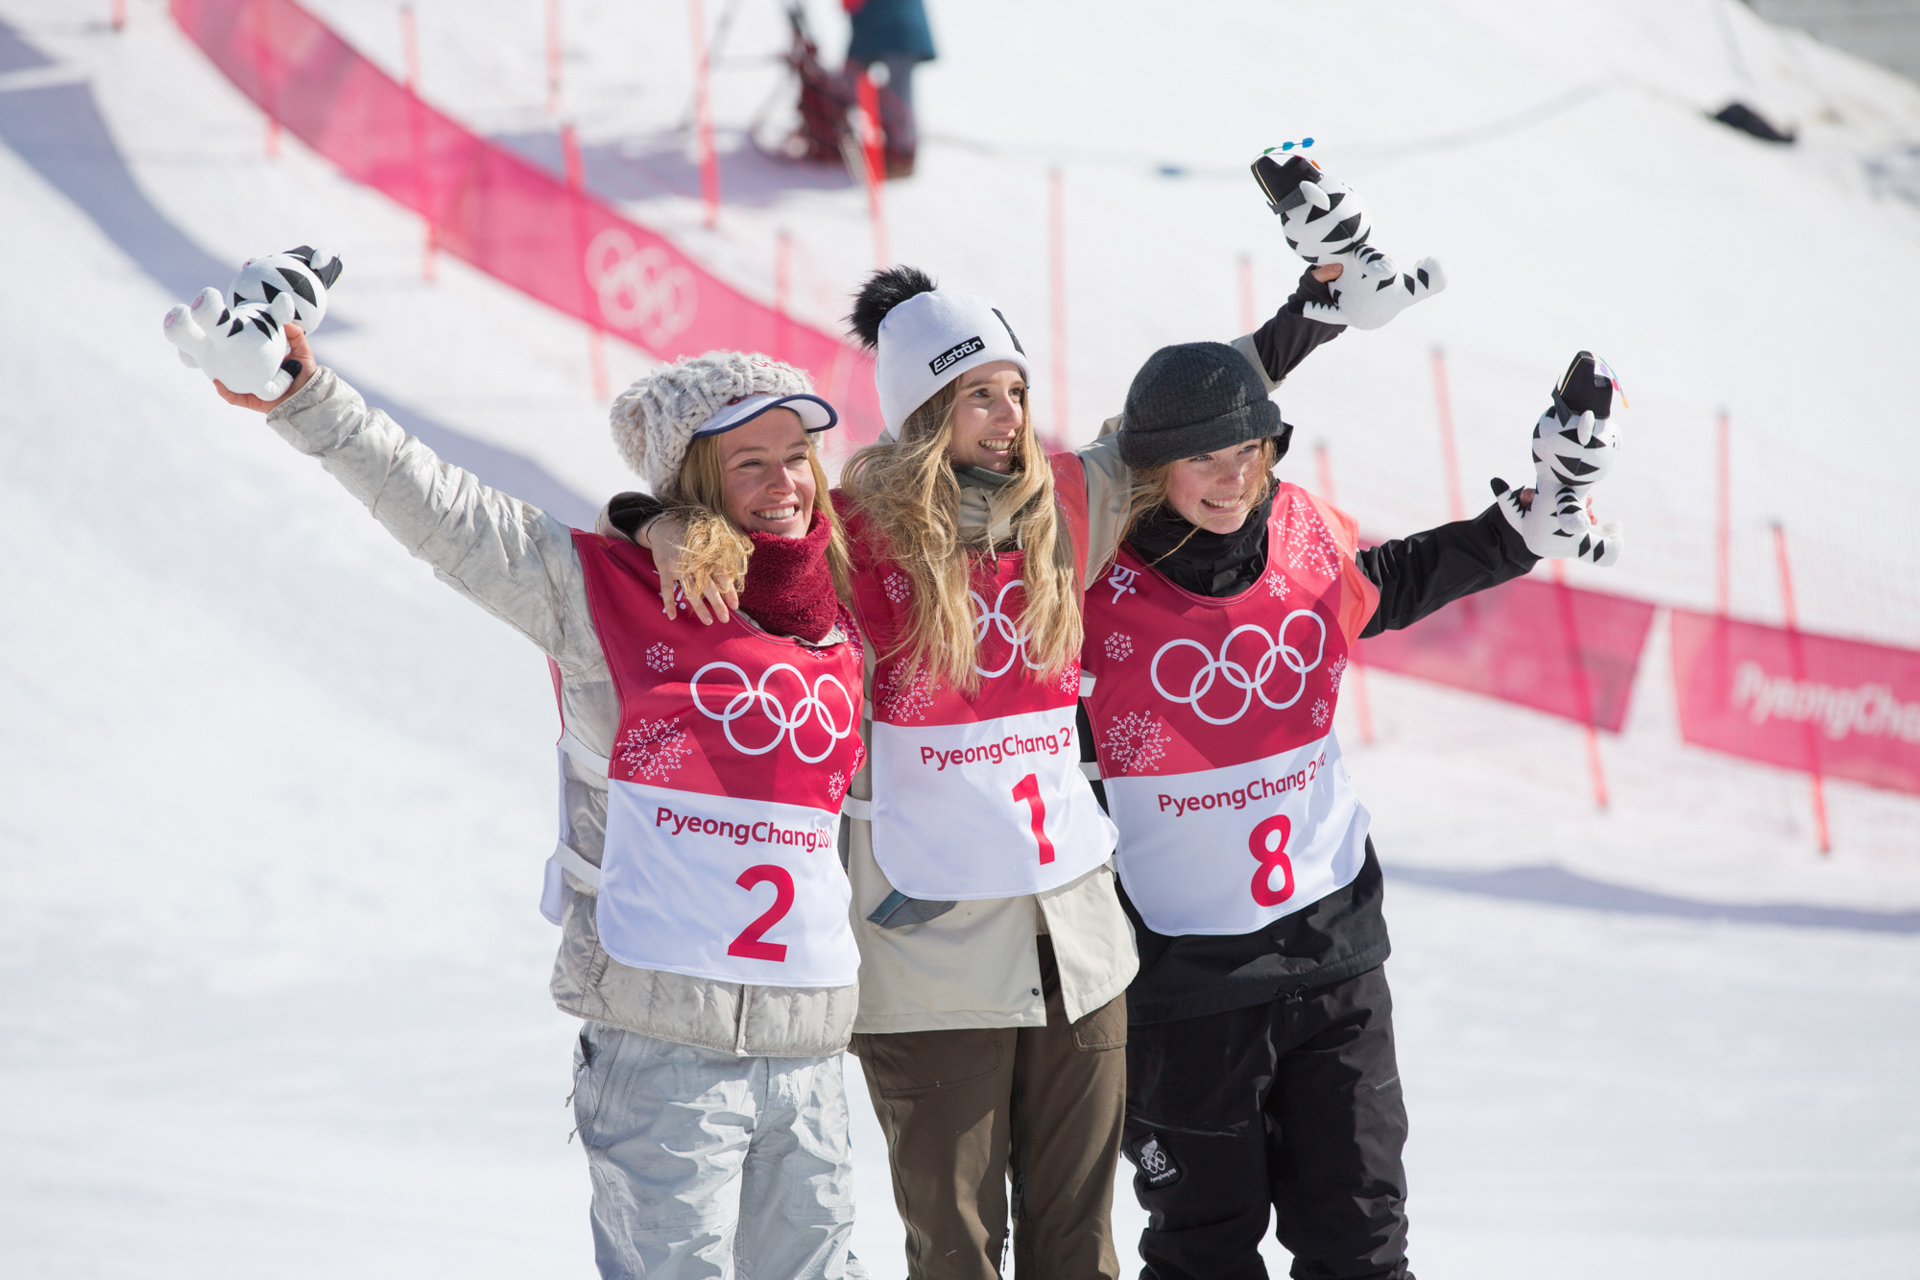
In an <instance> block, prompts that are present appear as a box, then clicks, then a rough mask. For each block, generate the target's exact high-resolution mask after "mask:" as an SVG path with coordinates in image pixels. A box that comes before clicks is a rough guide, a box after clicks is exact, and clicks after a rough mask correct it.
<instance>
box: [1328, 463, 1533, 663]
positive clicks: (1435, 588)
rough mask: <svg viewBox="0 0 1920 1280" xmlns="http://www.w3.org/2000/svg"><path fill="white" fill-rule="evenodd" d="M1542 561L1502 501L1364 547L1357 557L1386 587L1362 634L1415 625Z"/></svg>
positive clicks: (1375, 580) (1378, 583)
mask: <svg viewBox="0 0 1920 1280" xmlns="http://www.w3.org/2000/svg"><path fill="white" fill-rule="evenodd" d="M1527 493H1528V495H1529V497H1530V496H1531V493H1532V491H1531V490H1528V491H1527ZM1539 559H1540V557H1538V556H1536V555H1534V554H1533V552H1531V551H1529V550H1527V544H1526V541H1525V540H1524V539H1523V538H1521V536H1520V535H1519V533H1517V532H1515V530H1514V528H1513V526H1512V525H1511V524H1509V523H1508V522H1507V518H1506V516H1504V515H1502V514H1501V512H1500V509H1499V506H1498V505H1497V504H1496V505H1494V506H1491V507H1488V508H1487V509H1486V510H1485V511H1483V512H1481V513H1480V514H1479V515H1477V516H1475V517H1474V518H1473V519H1471V520H1456V521H1454V522H1453V523H1451V524H1443V525H1440V526H1439V527H1438V528H1434V529H1427V530H1425V531H1423V532H1421V533H1416V534H1413V535H1412V536H1410V537H1406V538H1395V539H1393V540H1392V541H1390V542H1383V543H1381V544H1380V545H1379V546H1377V547H1363V548H1361V549H1360V551H1359V552H1358V553H1357V554H1356V555H1355V556H1354V561H1355V562H1356V563H1357V564H1358V565H1359V566H1360V572H1362V573H1364V574H1366V575H1367V577H1368V578H1369V579H1370V580H1371V581H1372V582H1373V585H1374V586H1376V587H1378V588H1379V589H1380V605H1379V607H1378V608H1376V609H1375V610H1374V611H1373V617H1372V618H1371V619H1369V620H1368V622H1367V625H1366V628H1365V630H1363V631H1361V633H1360V635H1361V636H1362V638H1364V637H1366V636H1377V635H1379V634H1380V633H1381V632H1382V631H1398V630H1399V629H1400V628H1401V627H1410V626H1412V625H1413V624H1414V623H1416V622H1418V621H1420V619H1422V618H1424V617H1426V616H1427V615H1428V614H1430V613H1432V612H1434V611H1435V610H1436V609H1440V608H1442V607H1444V606H1446V605H1449V604H1452V603H1453V602H1454V601H1455V600H1458V599H1460V598H1461V597H1462V596H1470V595H1472V594H1473V593H1474V592H1476V591H1485V590H1486V589H1487V588H1488V587H1497V586H1499V585H1500V584H1501V583H1503V582H1509V581H1511V580H1512V579H1514V578H1518V577H1520V576H1521V575H1522V574H1524V573H1526V572H1527V571H1528V570H1529V569H1531V568H1533V566H1534V564H1535V563H1536V562H1537V561H1538V560H1539Z"/></svg>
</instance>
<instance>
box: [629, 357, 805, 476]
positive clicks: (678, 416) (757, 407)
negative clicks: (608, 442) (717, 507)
mask: <svg viewBox="0 0 1920 1280" xmlns="http://www.w3.org/2000/svg"><path fill="white" fill-rule="evenodd" d="M783 408H784V409H791V410H793V412H794V413H796V414H798V415H799V417H800V422H801V425H802V426H804V427H805V428H806V429H807V430H808V431H809V432H813V431H824V430H826V429H827V428H828V427H831V426H832V425H833V424H834V423H835V422H837V421H839V416H838V415H837V414H836V413H834V411H833V406H832V405H830V404H828V403H827V402H826V401H825V400H822V399H821V398H820V397H819V396H817V395H814V394H813V384H812V383H811V382H810V381H808V379H807V375H806V374H804V373H802V372H800V370H798V369H796V368H794V367H793V366H792V365H790V364H782V363H780V362H779V361H778V360H772V359H769V358H768V357H766V356H763V355H747V354H745V353H743V352H739V351H709V352H707V353H706V354H705V355H699V356H687V357H685V358H683V359H680V360H676V361H674V362H673V363H672V364H670V365H667V366H665V367H664V368H661V369H656V370H654V371H653V372H652V373H649V374H648V375H646V376H645V377H643V378H641V379H639V380H638V381H637V382H635V383H634V384H633V385H632V386H630V387H628V388H627V389H626V390H625V391H623V392H621V393H620V394H619V395H618V396H616V397H615V398H614V401H613V408H612V410H611V411H610V412H609V413H608V415H607V416H608V418H609V420H610V421H611V422H612V424H613V443H614V445H615V447H617V448H618V449H619V450H620V456H621V457H623V458H625V459H626V460H627V465H628V466H630V467H632V468H633V469H634V471H636V472H638V473H639V475H640V477H641V478H642V479H644V480H645V481H646V482H647V487H648V488H649V489H651V490H653V492H654V494H655V495H656V496H658V497H663V498H664V497H667V496H670V495H671V494H672V493H673V490H674V486H675V483H676V482H677V481H678V480H679V477H680V464H681V463H682V462H684V461H686V457H687V446H688V445H690V444H692V443H693V441H694V440H695V439H696V438H698V437H700V436H710V435H717V434H719V433H720V432H722V431H731V430H733V429H734V428H735V427H737V426H740V425H741V424H743V423H746V422H750V421H752V420H753V419H754V418H757V417H759V416H760V415H761V414H763V413H765V412H767V411H768V410H769V409H783Z"/></svg>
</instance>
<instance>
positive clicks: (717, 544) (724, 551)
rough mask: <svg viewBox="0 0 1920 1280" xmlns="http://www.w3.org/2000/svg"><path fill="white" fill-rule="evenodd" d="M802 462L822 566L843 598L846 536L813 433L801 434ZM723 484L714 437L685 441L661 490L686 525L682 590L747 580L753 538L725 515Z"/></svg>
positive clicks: (699, 590) (670, 509)
mask: <svg viewBox="0 0 1920 1280" xmlns="http://www.w3.org/2000/svg"><path fill="white" fill-rule="evenodd" d="M807 465H808V466H809V467H811V468H812V469H813V505H814V508H815V509H816V510H818V511H819V512H820V513H821V514H822V515H823V516H825V517H826V520H827V526H828V529H829V532H828V534H827V568H828V569H829V570H830V571H831V572H832V574H833V589H834V593H835V594H836V595H838V596H839V597H840V598H841V600H843V601H844V600H846V599H847V598H848V585H847V584H848V582H849V580H850V577H851V575H850V572H849V565H848V560H847V535H846V531H845V530H844V529H843V528H842V527H841V524H840V513H839V512H837V511H835V510H834V509H833V499H832V497H831V496H829V494H828V484H827V473H826V471H825V470H824V469H823V468H822V467H821V466H820V454H819V451H818V450H816V449H815V448H814V447H813V437H812V436H811V435H809V436H808V437H807ZM725 495H726V483H725V477H724V476H723V475H722V473H721V467H720V437H719V436H717V435H711V436H700V437H698V438H697V439H695V440H694V441H693V442H692V443H691V444H689V445H688V446H687V456H686V459H685V461H683V462H681V464H680V474H679V475H678V476H677V477H676V478H675V480H674V485H673V489H672V491H671V492H670V493H668V494H666V495H665V497H666V503H667V514H668V515H671V516H673V517H675V518H676V519H678V520H679V521H680V522H681V524H682V525H683V526H684V527H685V529H686V536H685V540H684V545H683V546H682V548H681V552H680V555H681V571H680V579H681V581H682V582H683V583H684V584H686V585H685V590H686V591H688V592H689V593H691V594H694V595H701V594H704V593H705V591H706V590H707V588H708V587H709V586H712V585H715V584H717V583H722V582H727V583H732V584H733V586H734V587H735V589H738V588H739V587H740V585H741V584H742V583H744V582H745V581H746V579H747V560H748V558H749V557H750V556H752V555H753V541H752V539H750V538H748V537H747V535H746V533H745V532H744V531H743V530H742V529H741V528H740V526H739V525H737V524H735V523H734V522H733V521H732V520H730V519H729V518H728V517H727V514H726V511H725Z"/></svg>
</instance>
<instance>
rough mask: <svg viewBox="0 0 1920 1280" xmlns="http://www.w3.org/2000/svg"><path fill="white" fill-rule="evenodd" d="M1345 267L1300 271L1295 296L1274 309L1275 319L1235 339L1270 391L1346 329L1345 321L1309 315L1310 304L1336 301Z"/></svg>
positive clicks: (1325, 304) (1236, 344) (1334, 266)
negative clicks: (1336, 283) (1335, 285)
mask: <svg viewBox="0 0 1920 1280" xmlns="http://www.w3.org/2000/svg"><path fill="white" fill-rule="evenodd" d="M1343 269H1344V268H1343V267H1342V266H1341V265H1340V264H1339V263H1334V264H1333V265H1331V266H1325V267H1309V268H1307V269H1306V270H1305V271H1303V272H1301V273H1300V283H1299V284H1298V285H1297V286H1296V287H1295V288H1294V291H1293V296H1292V297H1290V298H1288V299H1287V300H1286V303H1285V304H1284V305H1283V306H1281V308H1280V309H1279V310H1278V311H1276V312H1274V313H1273V318H1272V319H1270V320H1268V321H1267V322H1266V323H1265V324H1263V325H1261V326H1260V327H1259V328H1258V329H1255V330H1254V331H1253V332H1252V333H1250V334H1247V335H1246V336H1245V337H1243V338H1237V339H1235V340H1234V343H1233V345H1234V347H1235V348H1236V349H1238V350H1239V352H1240V354H1241V355H1244V356H1246V357H1247V358H1248V359H1249V360H1251V361H1253V363H1254V366H1255V367H1256V368H1258V369H1259V370H1260V373H1261V376H1262V377H1264V378H1265V379H1266V381H1267V390H1268V391H1272V390H1273V389H1274V388H1275V387H1277V386H1279V385H1280V384H1281V383H1282V382H1285V381H1286V378H1287V375H1288V374H1290V373H1292V372H1293V371H1294V369H1295V368H1296V367H1297V366H1298V365H1299V363H1300V362H1301V361H1302V360H1305V359H1306V358H1307V357H1308V356H1310V355H1312V354H1313V353H1314V352H1315V351H1316V350H1318V349H1319V348H1320V347H1322V346H1324V345H1325V344H1326V343H1329V342H1332V341H1333V340H1334V339H1335V338H1337V337H1339V336H1340V334H1341V333H1342V332H1343V331H1344V330H1345V329H1346V326H1345V325H1343V324H1324V323H1322V322H1321V321H1318V320H1309V319H1307V316H1306V309H1307V307H1309V306H1322V307H1331V306H1333V305H1334V298H1333V285H1332V282H1333V281H1335V280H1337V279H1339V278H1340V273H1341V272H1342V270H1343Z"/></svg>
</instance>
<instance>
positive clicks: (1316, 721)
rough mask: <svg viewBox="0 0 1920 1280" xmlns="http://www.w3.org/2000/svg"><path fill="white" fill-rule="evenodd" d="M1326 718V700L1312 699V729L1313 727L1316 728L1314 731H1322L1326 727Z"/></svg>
mask: <svg viewBox="0 0 1920 1280" xmlns="http://www.w3.org/2000/svg"><path fill="white" fill-rule="evenodd" d="M1327 718H1328V715H1327V700H1326V699H1325V698H1316V699H1314V702H1313V727H1314V728H1316V729H1324V728H1326V727H1327Z"/></svg>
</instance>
